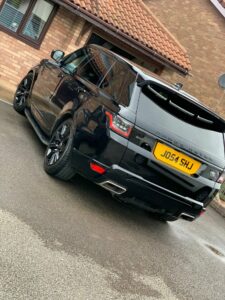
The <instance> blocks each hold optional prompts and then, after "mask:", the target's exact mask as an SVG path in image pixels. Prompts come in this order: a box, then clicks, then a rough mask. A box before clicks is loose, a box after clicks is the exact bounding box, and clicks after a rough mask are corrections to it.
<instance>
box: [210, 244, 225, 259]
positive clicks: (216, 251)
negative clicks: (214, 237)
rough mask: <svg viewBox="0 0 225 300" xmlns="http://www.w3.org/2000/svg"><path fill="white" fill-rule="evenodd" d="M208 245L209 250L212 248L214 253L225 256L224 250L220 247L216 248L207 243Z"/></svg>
mask: <svg viewBox="0 0 225 300" xmlns="http://www.w3.org/2000/svg"><path fill="white" fill-rule="evenodd" d="M206 247H207V248H208V249H209V250H211V251H212V252H213V253H214V254H216V255H218V256H220V257H225V255H224V254H223V253H222V252H220V251H219V250H218V249H216V248H215V247H213V246H211V245H207V244H206Z"/></svg>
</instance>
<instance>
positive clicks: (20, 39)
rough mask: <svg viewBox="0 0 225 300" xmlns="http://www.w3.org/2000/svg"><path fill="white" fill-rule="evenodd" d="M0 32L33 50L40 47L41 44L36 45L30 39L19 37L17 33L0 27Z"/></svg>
mask: <svg viewBox="0 0 225 300" xmlns="http://www.w3.org/2000/svg"><path fill="white" fill-rule="evenodd" d="M0 31H2V32H4V33H7V34H8V35H10V36H11V37H13V38H15V39H17V40H19V41H21V42H23V43H24V44H26V45H28V46H30V47H32V48H35V49H40V47H41V43H40V42H39V43H36V42H35V41H34V42H32V41H31V40H30V39H26V38H25V37H23V36H21V35H18V34H17V33H15V32H13V31H11V30H9V29H7V28H5V27H3V26H1V25H0Z"/></svg>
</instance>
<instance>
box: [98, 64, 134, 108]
mask: <svg viewBox="0 0 225 300" xmlns="http://www.w3.org/2000/svg"><path fill="white" fill-rule="evenodd" d="M105 79H106V80H105V81H106V82H107V83H108V84H106V85H105V86H102V89H103V90H104V92H106V93H107V94H109V95H110V96H111V98H112V99H113V100H114V101H116V102H118V104H121V105H123V106H128V105H129V103H130V99H131V96H132V92H133V88H134V83H135V80H136V73H135V72H134V71H133V70H132V69H131V68H130V66H129V65H128V64H126V63H121V62H120V61H118V60H116V59H115V62H114V64H113V66H112V68H111V69H110V70H109V72H108V73H107V74H106V78H105Z"/></svg>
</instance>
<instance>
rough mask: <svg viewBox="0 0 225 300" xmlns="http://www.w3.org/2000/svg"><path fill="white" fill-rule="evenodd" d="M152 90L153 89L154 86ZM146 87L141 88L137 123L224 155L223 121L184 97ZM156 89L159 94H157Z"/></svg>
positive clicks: (166, 137)
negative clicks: (220, 121) (221, 122)
mask: <svg viewBox="0 0 225 300" xmlns="http://www.w3.org/2000/svg"><path fill="white" fill-rule="evenodd" d="M154 91H155V89H154ZM154 91H152V89H149V88H147V87H144V88H143V89H142V93H141V96H140V99H139V106H138V111H137V124H138V126H140V127H142V128H143V129H145V130H148V131H149V132H152V133H154V134H156V135H158V136H160V137H162V138H165V139H167V140H170V141H175V142H176V143H179V144H185V145H186V147H187V146H190V148H194V149H198V150H200V151H201V152H202V153H205V154H206V153H207V154H210V156H215V157H218V156H219V157H220V158H224V138H223V133H222V132H221V131H222V126H223V124H220V123H219V121H217V119H216V117H215V116H214V115H210V112H208V111H205V110H204V109H202V108H201V107H199V106H198V105H195V103H191V105H189V103H188V100H187V99H183V98H181V97H180V99H178V96H177V95H175V97H174V95H173V94H168V93H165V92H164V91H162V92H161V90H157V91H156V93H155V92H154ZM158 93H159V94H158Z"/></svg>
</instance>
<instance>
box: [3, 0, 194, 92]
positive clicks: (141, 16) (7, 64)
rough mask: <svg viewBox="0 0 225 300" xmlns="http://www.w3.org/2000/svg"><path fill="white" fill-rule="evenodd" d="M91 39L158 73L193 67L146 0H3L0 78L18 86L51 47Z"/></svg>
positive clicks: (65, 46) (184, 72)
mask: <svg viewBox="0 0 225 300" xmlns="http://www.w3.org/2000/svg"><path fill="white" fill-rule="evenodd" d="M88 43H96V44H100V45H103V46H105V47H107V48H109V49H111V50H113V51H115V52H117V53H119V54H120V55H123V56H125V57H127V58H129V59H131V60H133V61H134V62H135V63H137V64H139V65H142V66H143V67H145V68H147V69H149V70H151V71H153V72H155V73H157V74H159V75H160V74H162V73H163V72H169V73H171V74H172V73H173V72H175V73H179V74H181V75H187V74H188V73H189V72H190V69H191V67H190V62H189V58H188V55H187V53H186V50H185V49H184V48H183V47H182V46H181V45H180V44H179V42H178V41H177V40H176V39H175V38H174V37H173V36H172V35H171V34H170V33H169V31H168V30H167V29H166V28H165V27H164V26H163V25H162V24H161V22H160V21H159V20H158V19H157V18H156V17H155V16H154V15H153V14H152V12H151V11H150V10H149V8H148V7H147V6H146V5H145V4H144V3H143V2H142V0H135V1H134V0H123V1H121V0H114V1H111V0H73V1H72V0H62V1H59V0H52V1H50V0H31V1H30V0H0V45H1V47H0V56H1V63H0V81H4V82H7V84H11V85H12V86H13V87H15V85H16V84H17V83H18V81H19V80H20V79H21V78H22V76H23V75H24V74H25V73H26V72H27V70H28V69H29V68H30V67H31V66H33V65H34V64H36V63H38V62H39V61H40V59H41V58H44V57H49V54H50V52H51V50H52V49H61V50H64V51H65V52H66V53H69V52H72V51H74V50H75V49H77V48H80V47H82V46H83V45H85V44H88Z"/></svg>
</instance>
